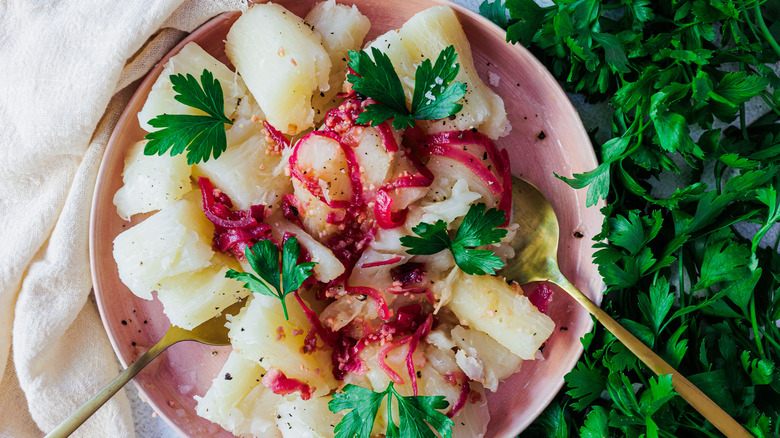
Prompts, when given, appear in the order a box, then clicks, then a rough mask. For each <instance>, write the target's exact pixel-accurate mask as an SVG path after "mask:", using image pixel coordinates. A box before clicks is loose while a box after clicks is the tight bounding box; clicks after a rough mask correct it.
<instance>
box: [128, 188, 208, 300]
mask: <svg viewBox="0 0 780 438" xmlns="http://www.w3.org/2000/svg"><path fill="white" fill-rule="evenodd" d="M213 234H214V225H213V224H212V223H211V222H210V221H209V220H208V219H206V215H204V214H203V210H201V208H200V205H199V204H198V203H197V202H194V201H191V200H189V199H182V200H180V201H177V202H176V203H174V204H173V205H170V206H168V207H165V208H163V209H162V210H160V211H159V212H157V213H155V214H154V215H152V216H150V217H148V218H147V219H146V220H145V221H143V222H141V223H140V224H138V225H136V226H134V227H132V228H130V229H128V230H125V231H123V232H122V233H121V234H119V235H118V236H116V239H114V251H113V252H114V260H115V261H116V265H117V268H118V271H119V278H120V279H121V280H122V282H123V283H124V284H125V285H126V286H127V287H128V288H129V289H130V291H131V292H133V293H134V294H135V295H137V296H138V297H140V298H143V299H146V300H151V299H152V291H153V290H155V289H156V288H157V284H158V283H159V282H160V280H162V279H163V278H165V277H172V276H174V275H178V274H182V273H185V272H192V271H197V270H199V269H203V268H205V267H207V266H209V265H210V264H211V257H212V256H213V255H214V251H212V250H211V237H212V235H213Z"/></svg>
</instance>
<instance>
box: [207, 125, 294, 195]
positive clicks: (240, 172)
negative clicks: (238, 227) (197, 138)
mask: <svg viewBox="0 0 780 438" xmlns="http://www.w3.org/2000/svg"><path fill="white" fill-rule="evenodd" d="M193 172H194V174H195V175H196V176H205V177H207V178H208V179H209V180H211V182H212V184H214V187H216V188H218V189H220V190H221V191H223V192H224V193H226V194H227V195H228V196H229V197H230V199H231V201H233V206H234V208H237V209H239V210H248V209H249V207H251V206H252V205H257V204H263V205H269V206H270V205H279V203H280V202H281V199H282V198H281V197H282V194H284V193H289V192H290V191H292V185H291V183H290V179H289V178H288V177H285V176H284V165H283V163H282V155H281V152H280V151H279V146H278V145H277V144H276V143H274V142H273V141H272V140H269V139H267V138H266V136H265V135H264V134H263V133H262V132H260V131H258V132H257V133H255V134H254V135H252V136H251V137H249V138H248V139H246V140H245V141H243V142H241V143H238V144H231V145H228V148H227V149H226V150H225V152H223V153H222V155H220V156H219V158H217V159H215V160H214V159H212V160H209V161H206V162H203V163H198V164H196V165H195V167H194V171H193Z"/></svg>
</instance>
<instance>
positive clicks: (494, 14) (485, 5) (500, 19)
mask: <svg viewBox="0 0 780 438" xmlns="http://www.w3.org/2000/svg"><path fill="white" fill-rule="evenodd" d="M479 14H480V15H482V16H483V17H485V18H487V19H488V20H490V21H492V22H493V23H496V24H497V25H498V26H499V27H500V28H502V29H506V28H507V26H509V20H508V19H507V16H506V15H507V14H506V7H505V6H504V1H503V0H495V1H493V2H492V3H490V2H488V1H485V2H482V4H480V5H479Z"/></svg>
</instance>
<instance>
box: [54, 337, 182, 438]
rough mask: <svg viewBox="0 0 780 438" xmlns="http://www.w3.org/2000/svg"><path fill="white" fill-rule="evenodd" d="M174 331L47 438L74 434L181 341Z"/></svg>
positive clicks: (58, 437) (61, 437) (60, 437)
mask: <svg viewBox="0 0 780 438" xmlns="http://www.w3.org/2000/svg"><path fill="white" fill-rule="evenodd" d="M172 334H174V333H173V330H171V329H169V330H168V331H167V332H166V333H165V336H163V337H162V339H160V340H159V341H158V342H157V343H156V344H154V345H153V346H152V348H150V349H149V350H148V351H147V352H146V353H144V354H142V355H141V357H139V358H138V359H137V360H136V361H135V362H133V363H132V364H131V365H130V366H129V367H127V368H125V369H124V370H123V371H122V372H121V373H119V375H118V376H116V378H114V380H112V381H111V382H109V383H108V385H106V386H105V387H104V388H103V389H101V390H100V392H98V393H97V394H95V395H94V396H92V398H90V399H89V400H87V402H86V403H84V404H83V405H82V406H81V407H80V408H78V409H77V410H76V411H75V412H73V413H72V414H71V415H70V417H68V418H67V419H65V421H63V422H62V423H60V425H59V426H57V427H56V428H55V429H54V430H52V431H51V432H49V434H48V435H46V437H45V438H63V437H67V436H69V435H70V434H72V433H73V432H74V431H75V430H76V429H78V427H79V426H81V424H82V423H84V422H85V421H87V418H89V417H90V416H92V414H94V413H95V412H96V411H97V410H98V409H99V408H100V407H101V406H103V404H104V403H105V402H107V401H108V400H109V399H110V398H111V397H113V395H114V394H116V393H117V392H118V391H119V390H120V389H122V387H123V386H125V384H126V383H127V382H129V381H130V379H132V378H133V377H135V375H136V374H138V372H139V371H141V370H142V369H143V368H144V367H145V366H147V365H149V363H150V362H151V361H152V360H154V358H156V357H157V356H158V355H159V354H160V353H162V352H163V351H165V350H166V349H167V348H168V347H170V346H171V345H173V344H175V343H176V342H178V341H180V340H181V339H180V338H179V337H177V336H171V335H172Z"/></svg>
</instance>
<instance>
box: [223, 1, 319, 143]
mask: <svg viewBox="0 0 780 438" xmlns="http://www.w3.org/2000/svg"><path fill="white" fill-rule="evenodd" d="M225 52H226V54H227V56H228V58H229V59H230V61H231V62H232V63H233V65H235V66H236V69H237V70H238V72H239V73H240V74H241V76H242V77H243V79H244V81H245V82H246V85H247V87H248V88H249V90H250V91H251V92H252V95H253V96H254V98H255V100H257V102H258V103H259V104H260V108H261V109H262V110H263V112H264V113H265V116H266V118H267V120H268V122H269V123H270V124H271V125H273V126H274V127H275V128H276V129H278V130H279V131H281V132H283V133H285V134H291V135H292V134H297V133H299V132H301V131H303V130H305V129H307V128H310V127H312V126H313V123H314V109H313V108H312V105H311V98H312V95H313V94H314V93H315V92H319V91H327V90H328V87H329V85H328V78H329V75H330V68H331V63H330V58H329V56H328V53H327V52H326V51H325V48H323V47H322V42H321V38H320V35H319V34H317V33H316V32H314V30H312V29H311V27H309V25H307V24H306V23H305V22H304V21H303V20H302V19H301V18H300V17H298V16H296V15H295V14H293V13H291V12H289V11H288V10H287V9H285V8H284V7H282V6H280V5H277V4H274V3H263V4H256V5H254V6H252V7H251V8H249V9H248V10H247V11H246V12H244V14H243V15H241V17H239V19H238V20H236V22H235V23H234V24H233V26H232V27H231V28H230V32H228V34H227V40H226V45H225Z"/></svg>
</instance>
